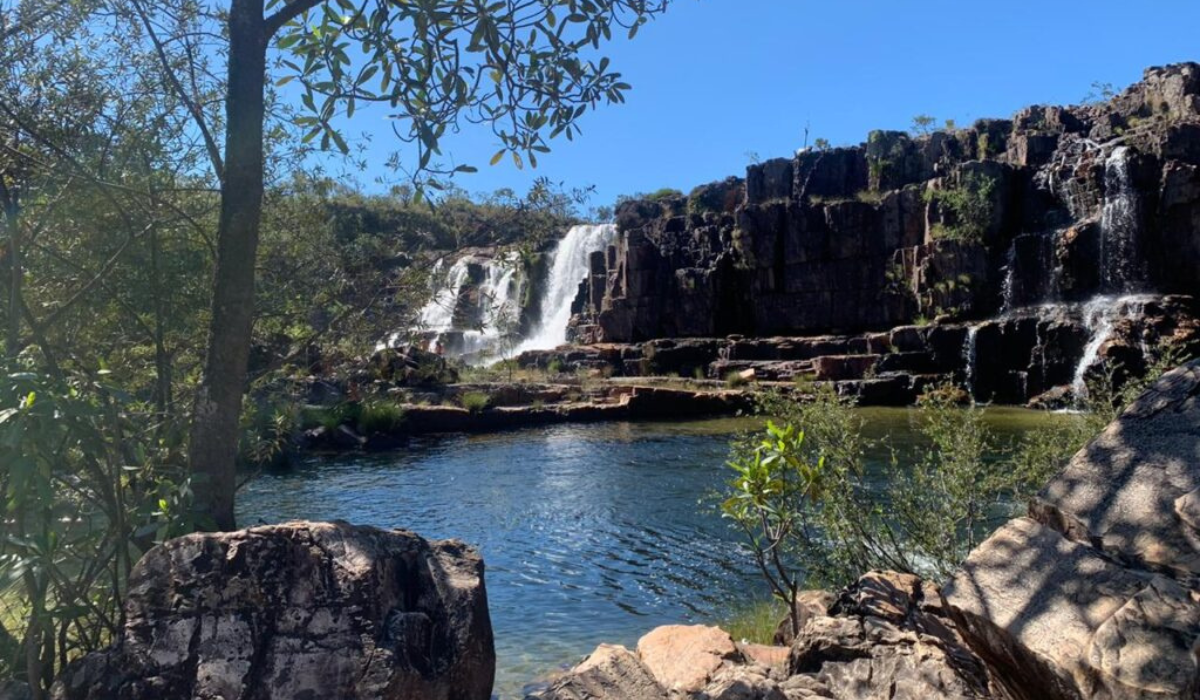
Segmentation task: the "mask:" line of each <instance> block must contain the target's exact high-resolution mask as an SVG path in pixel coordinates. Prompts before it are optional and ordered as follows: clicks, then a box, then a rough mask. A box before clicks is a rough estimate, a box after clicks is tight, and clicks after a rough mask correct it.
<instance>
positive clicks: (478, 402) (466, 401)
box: [458, 391, 492, 413]
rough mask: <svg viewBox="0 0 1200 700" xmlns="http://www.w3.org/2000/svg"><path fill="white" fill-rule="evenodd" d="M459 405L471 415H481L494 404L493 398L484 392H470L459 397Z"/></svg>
mask: <svg viewBox="0 0 1200 700" xmlns="http://www.w3.org/2000/svg"><path fill="white" fill-rule="evenodd" d="M458 402H459V404H461V405H462V407H463V408H465V409H467V410H468V411H470V412H471V413H480V412H482V411H483V410H484V409H486V408H487V407H488V406H490V405H491V403H492V397H490V396H488V395H487V394H485V393H483V392H482V391H468V392H466V393H465V394H463V395H462V396H460V397H458Z"/></svg>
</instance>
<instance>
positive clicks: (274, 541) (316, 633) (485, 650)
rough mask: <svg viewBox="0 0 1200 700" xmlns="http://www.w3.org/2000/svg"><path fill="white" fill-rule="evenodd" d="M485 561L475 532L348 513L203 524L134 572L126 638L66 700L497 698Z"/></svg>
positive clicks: (69, 672)
mask: <svg viewBox="0 0 1200 700" xmlns="http://www.w3.org/2000/svg"><path fill="white" fill-rule="evenodd" d="M494 673H495V652H494V650H493V644H492V629H491V623H490V620H489V616H488V609H487V595H486V593H485V590H484V583H483V562H482V560H481V559H480V558H479V556H478V555H477V554H476V553H475V552H473V551H472V550H470V549H469V548H468V547H466V546H465V545H463V544H462V543H459V542H455V541H445V542H428V541H426V540H423V539H421V538H420V537H418V536H416V535H414V534H412V533H409V532H404V531H398V530H397V531H383V530H378V529H375V528H367V527H354V526H350V525H346V524H340V523H333V524H328V523H292V524H288V525H276V526H269V527H257V528H251V529H249V530H243V531H240V532H230V533H221V534H197V535H189V536H187V537H183V538H180V539H176V540H172V541H170V542H167V543H166V544H164V545H161V546H159V547H156V548H154V549H152V550H150V551H149V552H147V553H146V555H145V556H144V557H143V558H142V560H141V561H140V562H138V564H137V566H136V567H134V571H133V574H132V576H131V578H130V584H129V592H128V595H127V599H126V603H125V624H124V629H123V630H122V632H121V636H120V638H119V639H118V640H116V642H115V643H114V644H113V646H112V647H110V648H109V649H108V650H107V651H104V652H100V653H95V654H91V655H88V656H86V657H84V658H82V659H80V660H78V661H75V662H73V663H72V664H70V665H68V666H67V667H66V669H64V670H63V672H62V674H61V676H60V678H59V680H58V682H57V683H56V685H55V687H54V690H53V697H54V698H56V700H113V699H120V700H162V699H163V698H260V699H262V700H270V699H276V700H295V699H297V698H346V699H355V698H360V699H362V700H487V699H488V698H489V697H490V695H491V689H492V680H493V676H494Z"/></svg>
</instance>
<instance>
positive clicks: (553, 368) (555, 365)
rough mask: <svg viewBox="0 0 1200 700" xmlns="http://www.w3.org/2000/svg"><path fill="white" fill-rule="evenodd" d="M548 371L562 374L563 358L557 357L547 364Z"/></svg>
mask: <svg viewBox="0 0 1200 700" xmlns="http://www.w3.org/2000/svg"><path fill="white" fill-rule="evenodd" d="M546 371H547V372H549V373H550V374H562V371H563V361H562V359H561V358H558V357H555V358H553V359H551V360H550V362H548V363H547V364H546Z"/></svg>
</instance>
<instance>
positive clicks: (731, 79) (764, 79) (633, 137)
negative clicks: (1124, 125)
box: [347, 0, 1200, 205]
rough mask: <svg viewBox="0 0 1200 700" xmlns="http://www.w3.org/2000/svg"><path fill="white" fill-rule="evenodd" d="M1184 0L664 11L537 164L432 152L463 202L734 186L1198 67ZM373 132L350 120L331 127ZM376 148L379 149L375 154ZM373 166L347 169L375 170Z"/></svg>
mask: <svg viewBox="0 0 1200 700" xmlns="http://www.w3.org/2000/svg"><path fill="white" fill-rule="evenodd" d="M1198 28H1200V2H1198V1H1197V0H1123V1H1112V0H1063V1H1055V0H1044V1H1043V2H1029V1H1027V0H1020V1H1015V2H986V3H981V2H971V1H969V0H958V1H956V2H951V1H949V0H921V1H919V2H918V1H910V2H903V3H901V2H887V1H886V0H826V1H825V2H815V1H809V0H674V4H673V6H672V8H671V10H670V11H669V12H668V13H667V14H666V15H665V16H663V17H662V18H660V19H659V20H657V21H655V22H654V23H652V24H651V25H649V26H648V27H646V28H645V29H643V30H642V31H641V32H640V33H639V34H638V36H637V37H636V38H635V39H634V40H633V41H626V40H623V39H620V40H617V41H615V42H614V43H613V44H611V45H609V46H608V47H607V49H606V50H605V53H606V54H607V55H609V56H610V57H611V58H612V60H613V64H614V66H615V68H616V69H617V70H620V71H622V72H623V73H624V74H625V77H626V79H627V81H628V82H630V83H632V85H633V90H632V91H631V92H630V93H629V95H628V98H629V99H628V102H627V103H626V104H624V105H614V106H607V107H602V108H600V109H599V110H598V111H596V112H593V113H590V114H588V115H587V116H585V117H584V121H583V122H582V125H583V134H582V136H581V137H579V138H576V140H575V141H574V142H573V143H571V142H567V141H566V140H565V139H556V140H555V141H554V142H553V144H552V146H553V149H554V151H553V153H551V154H548V155H546V156H545V157H542V158H540V159H539V160H540V167H539V168H538V169H537V170H530V169H528V168H527V169H526V170H524V171H520V170H517V169H516V168H515V167H514V166H513V165H512V163H511V161H509V160H507V159H506V160H505V161H504V162H503V163H502V164H500V165H497V166H492V167H489V166H488V165H487V161H488V160H489V158H490V157H491V155H492V154H493V153H495V151H496V150H497V144H496V143H495V140H494V138H493V137H492V136H491V135H490V134H489V133H487V132H485V131H483V130H478V129H477V130H468V131H466V132H464V133H461V134H459V135H456V136H452V137H450V138H449V140H448V141H447V142H446V143H445V150H446V151H448V152H449V153H451V154H452V155H453V158H454V160H455V162H469V163H471V164H474V165H476V166H478V167H479V173H477V174H474V175H465V176H459V177H458V178H456V179H457V183H458V184H459V185H460V186H462V187H464V188H466V189H468V190H470V191H473V192H474V191H489V190H493V189H496V188H499V187H512V188H514V189H516V190H518V191H524V190H525V189H527V188H528V186H529V183H530V182H531V181H532V179H533V178H535V177H537V176H546V177H549V178H551V179H552V180H554V181H556V182H562V183H563V184H564V185H566V186H568V187H582V186H586V185H594V186H595V187H596V194H595V196H594V198H593V201H592V204H595V205H600V204H610V203H612V201H613V200H615V198H616V197H617V195H620V194H628V193H634V192H646V191H652V190H656V189H658V188H660V187H675V188H678V189H681V190H684V191H688V190H690V189H691V188H692V187H694V186H695V185H698V184H701V183H704V182H709V181H712V180H718V179H721V178H724V177H726V176H728V175H742V174H743V173H744V170H745V167H746V165H747V164H748V163H749V162H750V158H751V155H750V154H757V155H758V156H760V157H761V158H764V159H765V158H771V157H777V156H783V155H787V154H789V153H791V152H792V151H794V150H795V149H796V148H798V147H800V146H801V145H802V144H803V140H804V128H805V126H806V125H808V126H809V129H810V138H817V137H822V138H826V139H829V140H830V141H831V142H833V143H834V144H850V143H859V142H861V141H862V140H864V139H865V137H866V134H867V132H868V131H870V130H871V129H875V128H890V129H906V128H908V127H909V125H910V124H911V122H912V118H913V116H915V115H917V114H930V115H933V116H935V117H937V118H938V119H939V120H944V119H954V120H956V121H957V122H958V124H960V125H965V124H969V123H970V122H971V121H973V120H975V119H977V118H980V117H993V116H1008V115H1010V114H1012V113H1013V112H1015V111H1016V110H1017V109H1019V108H1021V107H1023V106H1025V105H1027V104H1035V103H1053V104H1063V103H1077V102H1079V101H1080V100H1082V98H1084V96H1085V95H1087V94H1088V93H1089V92H1091V86H1092V84H1093V83H1094V82H1102V83H1112V84H1114V85H1115V86H1117V87H1118V88H1124V87H1125V86H1126V85H1128V84H1129V83H1131V82H1134V81H1136V80H1138V79H1139V78H1140V76H1141V73H1142V69H1143V68H1145V67H1147V66H1151V65H1162V64H1165V63H1172V62H1179V61H1184V60H1200V32H1198V31H1197V29H1198ZM364 130H365V131H370V132H375V134H376V135H375V136H374V138H373V142H374V146H373V148H372V150H373V151H377V152H379V153H381V154H382V153H384V152H385V151H387V150H389V149H390V148H391V144H390V143H388V141H389V136H390V131H389V130H388V127H387V125H386V123H385V122H384V121H383V120H382V119H381V118H380V117H378V116H374V115H371V114H370V113H364V112H360V113H359V115H356V117H355V120H354V124H353V125H352V126H351V127H350V128H349V129H348V130H347V131H348V133H356V132H361V131H364ZM385 144H386V145H385ZM384 167H385V166H384V163H383V157H382V156H380V157H379V158H378V159H374V160H372V162H371V163H370V169H369V170H368V172H367V173H364V174H362V175H360V180H361V181H362V184H363V185H364V186H365V187H367V188H368V189H377V188H378V186H376V185H373V183H372V181H373V180H374V178H375V176H377V175H386V172H385V171H384Z"/></svg>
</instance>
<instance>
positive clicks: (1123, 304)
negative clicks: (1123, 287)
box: [1071, 294, 1154, 399]
mask: <svg viewBox="0 0 1200 700" xmlns="http://www.w3.org/2000/svg"><path fill="white" fill-rule="evenodd" d="M1153 299H1154V297H1151V296H1146V295H1139V294H1129V295H1126V296H1120V297H1117V296H1099V297H1096V298H1094V299H1092V300H1091V301H1089V302H1088V303H1086V304H1084V306H1083V325H1084V328H1086V329H1087V330H1088V332H1089V333H1090V334H1091V336H1090V338H1089V339H1088V344H1087V345H1086V346H1084V348H1083V355H1082V356H1080V358H1079V364H1078V365H1076V366H1075V379H1074V381H1073V382H1072V383H1071V391H1072V392H1073V393H1074V395H1075V397H1076V398H1077V399H1078V398H1080V397H1082V396H1084V395H1085V394H1086V393H1087V374H1088V371H1089V370H1090V369H1091V368H1092V367H1093V366H1094V365H1095V364H1096V361H1097V360H1098V359H1099V358H1100V350H1101V349H1103V347H1104V344H1105V343H1107V342H1108V341H1109V340H1110V339H1111V338H1112V336H1113V333H1114V331H1115V330H1116V323H1117V320H1119V319H1121V318H1126V317H1136V316H1138V315H1140V314H1141V313H1142V311H1143V309H1144V307H1145V305H1146V303H1147V302H1149V301H1152V300H1153Z"/></svg>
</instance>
